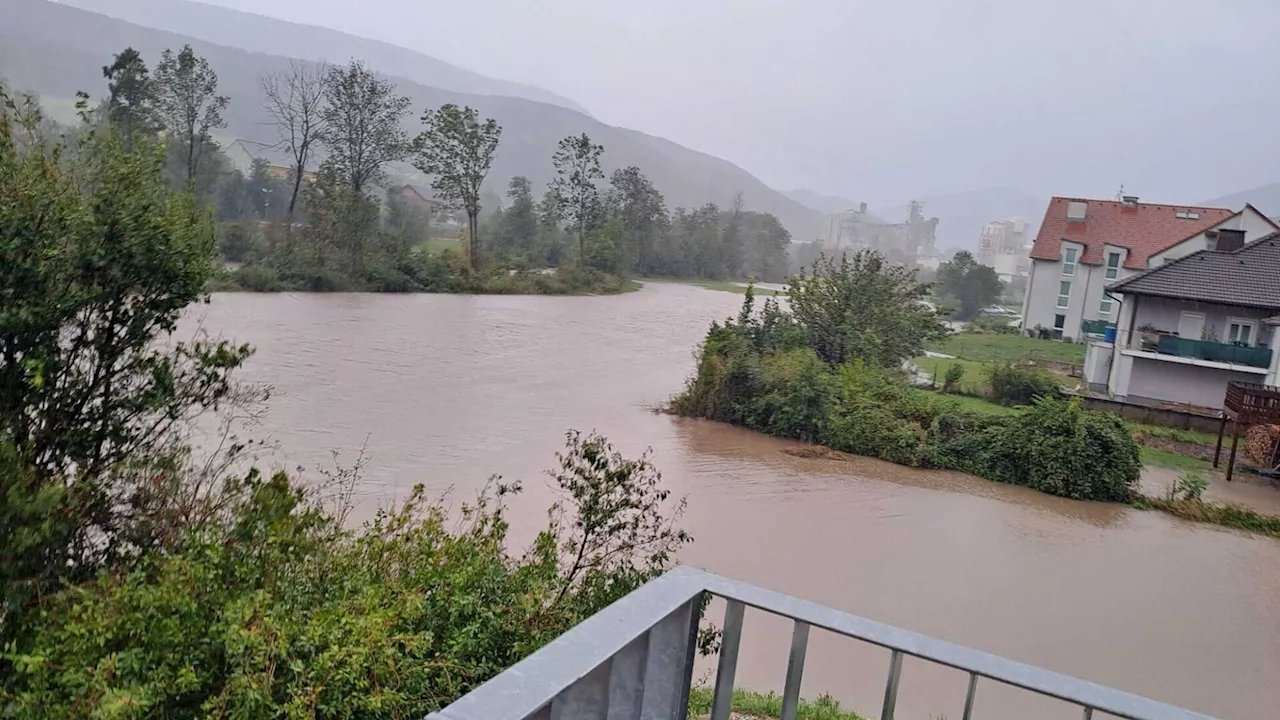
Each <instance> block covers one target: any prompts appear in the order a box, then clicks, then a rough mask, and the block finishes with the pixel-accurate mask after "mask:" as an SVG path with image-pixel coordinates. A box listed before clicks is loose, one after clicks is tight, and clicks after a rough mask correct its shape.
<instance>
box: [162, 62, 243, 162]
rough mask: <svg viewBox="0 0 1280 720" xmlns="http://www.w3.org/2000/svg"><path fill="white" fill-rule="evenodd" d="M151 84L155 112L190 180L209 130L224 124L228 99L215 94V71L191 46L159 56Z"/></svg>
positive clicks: (207, 140)
mask: <svg viewBox="0 0 1280 720" xmlns="http://www.w3.org/2000/svg"><path fill="white" fill-rule="evenodd" d="M154 86H155V108H156V115H157V117H158V118H159V119H160V122H161V124H162V125H163V126H164V128H165V130H166V131H167V132H168V133H169V138H170V140H172V141H173V142H175V143H177V145H178V146H179V148H180V150H181V154H182V157H183V160H184V169H185V171H186V180H187V182H188V183H192V182H194V181H195V178H196V172H197V171H198V170H199V168H200V160H201V157H202V156H203V155H204V151H205V149H206V146H207V145H210V144H212V138H211V137H210V136H209V131H210V130H213V129H215V128H223V127H226V126H227V123H226V121H225V120H223V119H222V111H223V110H226V108H227V103H228V102H229V100H228V98H227V97H226V96H224V95H219V94H218V74H217V73H216V72H214V71H213V68H211V67H209V62H208V61H207V60H205V59H204V58H202V57H198V56H197V55H196V54H195V52H194V51H193V50H192V49H191V46H190V45H183V46H182V50H180V51H178V54H177V55H174V54H173V51H172V50H165V51H164V52H163V53H162V54H161V55H160V63H159V64H158V65H156V76H155V82H154ZM215 147H216V145H215Z"/></svg>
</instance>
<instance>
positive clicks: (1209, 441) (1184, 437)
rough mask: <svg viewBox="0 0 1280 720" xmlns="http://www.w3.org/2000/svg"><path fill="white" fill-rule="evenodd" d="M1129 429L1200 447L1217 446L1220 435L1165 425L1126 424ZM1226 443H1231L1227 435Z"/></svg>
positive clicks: (1148, 435)
mask: <svg viewBox="0 0 1280 720" xmlns="http://www.w3.org/2000/svg"><path fill="white" fill-rule="evenodd" d="M1125 424H1126V425H1128V426H1129V429H1130V430H1132V431H1134V432H1141V433H1142V434H1143V435H1146V436H1147V437H1153V438H1163V439H1165V440H1174V441H1176V442H1185V443H1198V444H1200V445H1217V444H1218V435H1217V434H1216V433H1207V432H1200V431H1199V430H1183V429H1182V428H1172V427H1165V426H1163V425H1148V424H1146V423H1140V422H1132V421H1130V422H1126V423H1125ZM1226 442H1227V443H1230V442H1231V436H1230V435H1227V437H1226Z"/></svg>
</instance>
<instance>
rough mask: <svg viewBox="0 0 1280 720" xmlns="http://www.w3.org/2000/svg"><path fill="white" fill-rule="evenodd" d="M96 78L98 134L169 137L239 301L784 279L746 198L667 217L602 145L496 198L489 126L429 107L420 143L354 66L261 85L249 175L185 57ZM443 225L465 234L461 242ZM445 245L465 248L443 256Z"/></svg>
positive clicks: (178, 172)
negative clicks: (547, 284)
mask: <svg viewBox="0 0 1280 720" xmlns="http://www.w3.org/2000/svg"><path fill="white" fill-rule="evenodd" d="M103 75H104V77H105V78H106V80H107V85H108V96H107V99H106V100H105V102H104V103H103V105H102V107H101V108H99V111H98V113H97V115H98V121H99V122H103V121H105V122H110V123H111V124H112V125H113V126H114V127H115V128H117V129H118V130H119V132H120V133H121V135H122V137H123V138H125V142H126V144H127V145H129V146H131V145H132V143H133V142H134V141H135V139H136V138H138V137H144V136H145V137H154V136H156V135H157V134H159V135H160V136H162V137H163V141H164V145H165V147H166V153H167V156H168V158H169V160H168V163H167V165H166V172H167V174H168V176H169V179H170V182H171V183H172V184H173V185H174V186H175V187H181V186H189V187H190V188H191V189H192V190H193V191H194V192H195V194H196V195H197V196H198V197H200V198H201V199H202V200H204V201H205V202H207V203H209V204H211V205H212V206H213V207H214V208H216V216H217V218H218V220H219V221H220V222H219V235H220V249H221V252H222V255H223V257H224V259H226V260H228V261H233V262H235V263H242V264H243V267H241V268H240V270H239V271H238V272H235V273H234V279H235V280H236V281H237V282H238V283H239V284H240V285H243V286H248V287H252V288H254V289H273V288H275V287H298V288H301V289H312V290H325V289H385V290H412V289H427V290H431V289H436V290H449V289H475V287H474V286H473V285H468V284H467V283H468V280H469V279H471V278H475V277H477V276H485V275H494V274H495V273H499V272H501V273H502V274H507V273H509V272H510V271H512V270H515V271H521V270H530V271H533V270H546V269H549V268H556V269H561V270H565V271H572V272H573V273H576V274H575V275H574V277H580V276H583V275H584V274H589V273H594V275H593V277H599V276H601V275H608V276H612V277H625V276H633V275H640V276H653V275H661V276H676V277H701V278H757V279H762V280H768V281H775V282H776V281H781V280H783V279H784V278H785V277H786V275H787V274H788V273H789V269H790V268H789V267H788V257H787V250H788V246H789V245H790V242H791V238H790V235H789V233H788V232H787V230H786V229H785V228H784V227H783V226H782V224H781V223H780V222H779V221H778V219H777V218H776V217H774V216H773V215H771V214H768V213H759V212H754V211H751V210H748V209H746V208H745V206H744V201H743V198H742V196H741V195H739V196H738V197H736V198H734V199H733V200H732V201H731V202H730V203H729V205H728V207H727V208H721V207H719V206H717V205H715V204H710V203H709V204H706V205H704V206H702V207H699V208H692V209H686V208H675V209H674V210H672V209H669V208H668V207H667V205H666V201H665V199H664V198H663V196H662V194H661V193H660V192H659V191H658V189H657V188H656V187H655V186H654V185H653V183H652V182H651V181H650V180H649V179H648V178H647V177H646V176H645V175H644V173H643V171H642V170H641V169H640V168H638V167H634V166H632V167H626V168H620V169H618V170H616V171H614V172H613V173H612V174H611V175H610V176H608V177H606V175H605V173H604V171H603V169H602V167H601V161H602V158H603V157H604V155H605V148H604V147H603V146H602V145H600V144H598V143H596V142H594V141H593V140H592V139H591V137H590V136H589V135H587V134H585V133H584V134H581V135H578V136H571V137H567V138H564V139H563V140H561V141H560V143H559V144H558V146H557V147H556V148H555V149H554V152H553V153H552V155H551V158H550V160H551V165H552V168H553V170H554V173H553V175H552V177H551V181H550V182H549V183H548V185H547V187H546V188H545V189H544V190H543V191H542V193H541V195H540V196H538V195H537V190H536V189H535V187H534V184H533V183H532V182H531V181H530V180H529V179H528V178H527V177H513V178H510V179H509V181H508V182H507V186H506V193H505V197H499V196H497V195H496V194H495V193H493V192H491V191H490V190H489V188H488V186H487V185H486V183H487V182H488V180H489V171H490V168H491V166H492V164H493V160H494V156H495V155H496V153H497V150H498V148H499V145H500V142H501V138H502V127H501V126H500V125H498V123H497V122H496V121H495V120H493V119H492V118H482V117H480V115H479V113H478V112H477V111H476V110H475V109H473V108H470V107H460V106H458V105H454V104H446V105H443V106H441V107H439V108H435V109H427V110H426V111H425V112H424V114H423V115H422V116H421V129H420V131H419V132H418V133H417V134H416V135H413V136H410V135H409V133H408V132H407V131H406V129H405V127H406V123H405V121H406V118H407V116H408V114H409V112H410V101H409V99H408V98H407V97H404V96H401V95H400V94H399V93H398V92H397V89H396V86H395V85H394V83H392V82H390V81H389V80H386V79H384V78H381V77H379V76H378V75H377V74H376V73H374V72H372V71H371V70H370V69H368V68H367V67H366V66H365V65H364V64H363V63H361V62H360V61H357V60H353V61H351V62H349V63H347V64H346V65H338V66H330V65H323V64H321V65H317V64H314V63H305V62H300V61H295V62H292V63H291V64H290V65H289V66H287V67H285V68H282V69H277V70H273V71H269V72H266V73H264V74H263V75H261V76H260V78H259V84H260V89H261V96H262V103H263V108H264V110H265V111H266V113H267V115H268V116H269V117H270V125H271V126H272V128H273V130H274V132H275V136H276V137H275V138H273V140H274V142H273V143H272V144H270V147H271V149H272V152H274V153H276V154H278V155H279V156H280V157H281V158H284V159H282V160H277V161H276V164H274V165H273V164H271V163H268V162H267V161H266V160H265V159H262V158H260V157H259V158H255V159H254V160H253V161H252V165H251V166H250V168H249V172H248V173H247V174H246V173H243V172H241V171H240V170H239V169H237V168H235V167H233V165H232V163H231V162H230V161H229V159H228V158H227V156H226V155H225V154H224V153H223V152H222V150H221V148H220V147H219V146H218V144H217V143H216V142H215V141H214V139H213V137H212V133H213V132H214V131H216V130H218V129H220V128H224V127H226V123H225V121H224V119H223V113H224V112H225V110H226V108H227V106H228V103H229V99H228V98H227V97H225V96H221V95H219V94H218V80H217V73H216V72H215V71H214V70H213V69H212V68H211V67H210V66H209V64H208V63H207V62H206V61H205V60H204V59H203V58H200V57H198V56H197V55H195V53H194V52H193V51H192V50H191V48H190V47H184V48H182V50H180V51H179V52H177V53H173V52H172V51H165V52H164V53H163V54H162V56H161V59H160V62H159V63H158V64H157V65H156V68H155V72H154V73H153V72H151V71H150V69H149V68H148V67H147V65H146V63H145V61H144V59H143V58H142V56H141V55H140V54H139V53H138V52H137V51H136V50H134V49H132V48H126V49H125V50H123V51H122V52H120V53H119V54H117V55H116V56H115V57H114V58H112V62H111V63H110V64H109V65H107V66H105V67H104V68H103ZM396 163H406V164H410V165H412V166H413V167H414V168H415V169H416V170H418V171H419V172H421V173H422V174H423V175H425V176H427V177H428V178H430V182H429V184H430V188H431V194H434V196H435V197H434V198H426V202H425V203H424V202H420V201H416V200H414V199H407V198H405V197H404V196H403V195H402V194H401V193H400V192H398V190H397V189H396V188H392V189H388V188H387V187H386V185H388V184H389V183H388V180H389V172H388V170H389V169H390V168H391V166H392V165H393V164H396ZM283 164H287V166H288V167H282V166H281V165H283ZM313 168H314V169H315V171H314V172H312V169H313ZM437 202H438V203H439V205H438V206H437V205H436V203H437ZM441 211H457V213H458V217H459V219H460V221H461V222H459V223H458V226H457V227H456V228H455V227H454V226H453V223H450V222H448V221H447V218H446V217H445V216H444V215H443V213H442V212H441ZM450 234H452V235H454V236H455V237H456V242H453V243H448V242H433V239H434V240H437V241H439V240H440V239H441V236H444V237H445V238H447V236H448V235H450ZM450 245H452V246H453V247H456V250H455V251H453V252H448V251H441V250H440V247H441V246H445V247H448V246H450ZM566 277H568V276H566Z"/></svg>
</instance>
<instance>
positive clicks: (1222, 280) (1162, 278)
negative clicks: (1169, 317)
mask: <svg viewBox="0 0 1280 720" xmlns="http://www.w3.org/2000/svg"><path fill="white" fill-rule="evenodd" d="M1107 289H1108V290H1111V291H1114V292H1119V293H1123V294H1125V295H1158V296H1160V297H1171V298H1180V299H1183V300H1197V301H1200V302H1212V303H1221V304H1223V305H1239V306H1244V307H1253V308H1263V309H1270V310H1280V233H1272V234H1271V235H1267V236H1266V237H1262V238H1259V239H1257V240H1255V241H1254V242H1251V243H1249V244H1248V245H1245V246H1244V247H1242V248H1240V249H1239V250H1235V251H1233V252H1213V251H1210V250H1201V251H1200V252H1195V253H1191V254H1190V255H1187V256H1185V257H1181V258H1178V259H1177V260H1174V261H1173V262H1168V263H1165V264H1164V265H1160V266H1158V267H1154V268H1151V269H1150V270H1147V271H1146V272H1143V273H1138V274H1137V275H1131V276H1130V277H1127V278H1125V279H1124V280H1121V281H1120V282H1117V283H1113V284H1111V285H1109V286H1108V287H1107Z"/></svg>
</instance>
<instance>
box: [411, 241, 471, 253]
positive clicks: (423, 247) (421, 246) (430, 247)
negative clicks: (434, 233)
mask: <svg viewBox="0 0 1280 720" xmlns="http://www.w3.org/2000/svg"><path fill="white" fill-rule="evenodd" d="M413 249H414V250H415V251H417V252H424V253H427V254H428V255H439V254H440V253H442V252H444V251H445V250H453V251H454V252H457V253H461V252H462V241H461V240H459V239H458V238H443V237H433V238H431V239H430V240H424V241H422V242H420V243H418V244H417V245H414V246H413Z"/></svg>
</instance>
